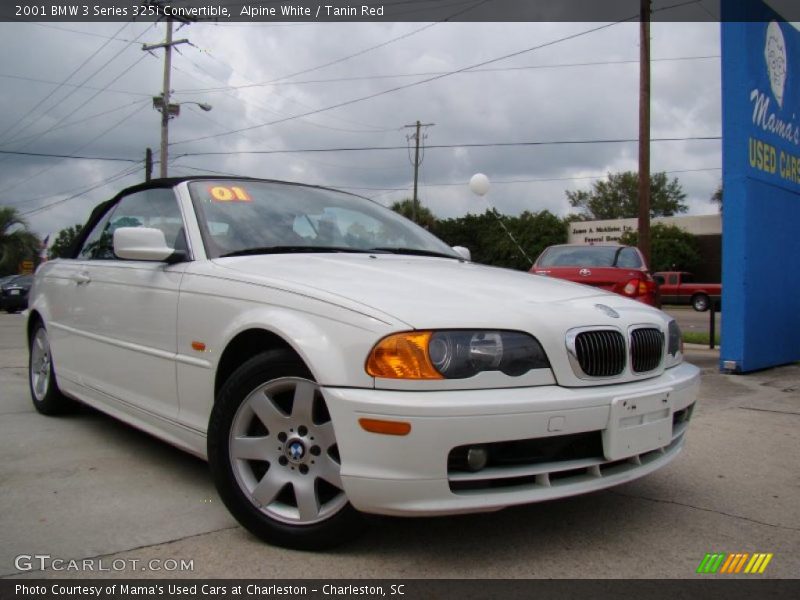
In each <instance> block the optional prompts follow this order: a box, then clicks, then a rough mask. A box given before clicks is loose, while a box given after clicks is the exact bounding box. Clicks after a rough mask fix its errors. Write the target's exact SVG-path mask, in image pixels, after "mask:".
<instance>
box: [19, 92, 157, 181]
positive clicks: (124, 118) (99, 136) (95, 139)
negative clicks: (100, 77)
mask: <svg viewBox="0 0 800 600" xmlns="http://www.w3.org/2000/svg"><path fill="white" fill-rule="evenodd" d="M145 107H146V105H143V106H140V107H139V108H137V109H136V110H134V111H133V112H131V113H130V114H128V115H125V116H124V117H123V118H122V119H120V120H119V121H117V122H116V123H114V124H113V125H112V126H111V127H109V128H107V129H104V130H103V131H102V132H101V133H99V134H97V135H96V136H94V137H93V138H92V139H91V140H89V141H88V142H86V143H85V144H81V146H80V147H78V148H76V149H75V151H76V152H77V151H80V150H83V149H84V148H86V147H87V146H89V145H91V144H93V143H94V142H96V141H97V140H99V139H100V138H101V137H103V136H105V135H107V134H108V133H110V132H111V131H113V130H114V129H116V128H117V127H119V126H120V125H122V124H123V123H124V122H125V121H127V120H128V119H130V118H131V117H132V116H133V115H135V114H137V113H139V112H141V111H142V110H143V109H144V108H145ZM57 166H58V165H57V164H56V165H50V166H49V167H45V168H44V169H42V170H41V171H37V172H36V173H34V174H33V175H30V176H29V177H26V178H25V179H23V180H21V181H18V182H17V183H15V184H13V185H10V186H5V187H4V191H6V192H8V191H11V190H13V189H15V188H18V187H19V186H21V185H23V184H24V183H27V182H29V181H31V180H32V179H35V178H37V177H39V176H40V175H44V174H45V173H47V172H48V171H51V170H53V169H55V168H56V167H57Z"/></svg>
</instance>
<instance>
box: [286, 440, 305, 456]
mask: <svg viewBox="0 0 800 600" xmlns="http://www.w3.org/2000/svg"><path fill="white" fill-rule="evenodd" d="M305 453H306V449H305V448H304V447H303V444H301V443H300V442H292V443H291V444H290V445H289V456H290V457H291V458H292V460H300V459H301V458H303V455H304V454H305Z"/></svg>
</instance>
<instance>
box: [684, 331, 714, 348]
mask: <svg viewBox="0 0 800 600" xmlns="http://www.w3.org/2000/svg"><path fill="white" fill-rule="evenodd" d="M719 340H720V337H719V333H717V334H716V335H715V336H714V343H715V344H716V345H717V346H719ZM710 341H711V336H710V335H709V334H708V332H707V331H684V332H683V342H684V343H685V344H703V345H704V346H708V344H709V342H710Z"/></svg>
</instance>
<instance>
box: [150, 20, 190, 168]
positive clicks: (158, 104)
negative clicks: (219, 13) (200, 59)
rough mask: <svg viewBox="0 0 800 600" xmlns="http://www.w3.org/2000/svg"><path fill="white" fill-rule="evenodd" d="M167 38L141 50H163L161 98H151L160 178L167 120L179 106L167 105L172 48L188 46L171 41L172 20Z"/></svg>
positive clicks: (164, 165) (165, 151)
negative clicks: (158, 142)
mask: <svg viewBox="0 0 800 600" xmlns="http://www.w3.org/2000/svg"><path fill="white" fill-rule="evenodd" d="M166 25H167V37H166V41H165V42H164V43H162V44H150V45H146V44H145V45H143V46H142V50H145V51H147V52H149V51H150V50H155V49H156V48H164V85H163V88H162V91H161V96H156V97H155V98H153V108H155V109H156V110H158V111H160V112H161V156H160V158H159V165H160V167H159V173H160V176H161V177H166V176H167V158H168V152H169V119H170V117H172V116H177V115H178V114H179V113H180V108H181V107H180V105H179V104H170V103H169V92H170V90H169V80H170V70H171V68H172V47H173V46H177V45H178V44H188V43H189V40H187V39H180V40H175V41H172V19H167V22H166Z"/></svg>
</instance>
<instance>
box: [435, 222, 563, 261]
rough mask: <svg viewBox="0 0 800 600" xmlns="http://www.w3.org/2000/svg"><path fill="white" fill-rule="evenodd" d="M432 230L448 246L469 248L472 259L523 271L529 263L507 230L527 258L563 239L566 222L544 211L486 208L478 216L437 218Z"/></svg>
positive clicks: (560, 242) (534, 257) (533, 257)
mask: <svg viewBox="0 0 800 600" xmlns="http://www.w3.org/2000/svg"><path fill="white" fill-rule="evenodd" d="M500 219H502V220H503V223H504V224H505V229H504V228H503V226H502V225H501V224H500ZM506 229H507V230H508V232H506ZM432 231H433V233H434V234H436V235H437V236H438V237H440V238H441V239H442V240H444V241H445V242H447V243H448V244H450V245H451V246H466V247H467V248H469V249H470V252H471V253H472V260H474V261H475V262H479V263H483V264H487V265H494V266H498V267H506V268H509V269H519V270H524V271H527V270H528V269H530V268H531V263H530V261H529V260H528V259H526V258H525V256H524V255H523V254H522V252H521V251H520V249H519V247H517V244H515V243H514V241H513V240H512V239H511V237H510V236H509V233H510V234H511V236H513V237H514V239H515V240H516V241H517V243H518V244H519V245H520V246H521V247H522V249H523V250H524V251H525V253H526V254H527V255H528V256H529V257H530V259H531V260H535V259H536V257H537V256H539V254H540V253H541V252H542V250H544V249H545V248H546V247H547V246H551V245H553V244H563V243H564V242H566V241H567V226H566V221H564V220H563V219H560V218H559V217H557V216H556V215H554V214H553V213H551V212H549V211H546V210H545V211H542V212H538V213H535V212H529V211H525V212H523V213H522V214H521V215H519V216H518V217H509V216H506V215H501V214H499V213H497V212H496V211H492V210H488V209H487V210H486V212H484V213H483V214H480V215H474V214H467V215H465V216H463V217H458V218H455V219H443V220H439V221H437V222H436V225H435V227H434V229H433V230H432Z"/></svg>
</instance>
